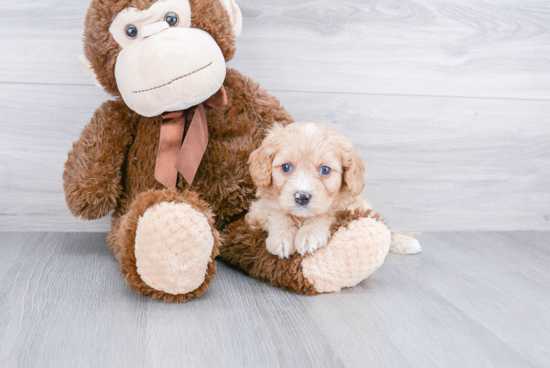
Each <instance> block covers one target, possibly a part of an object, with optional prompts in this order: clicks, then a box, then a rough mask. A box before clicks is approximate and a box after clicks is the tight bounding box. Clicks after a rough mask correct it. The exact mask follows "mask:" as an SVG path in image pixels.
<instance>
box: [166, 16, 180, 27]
mask: <svg viewBox="0 0 550 368" xmlns="http://www.w3.org/2000/svg"><path fill="white" fill-rule="evenodd" d="M164 20H165V21H166V23H168V25H169V26H170V27H175V26H177V25H178V22H179V20H178V15H177V14H176V13H174V12H170V13H168V14H166V15H165V16H164Z"/></svg>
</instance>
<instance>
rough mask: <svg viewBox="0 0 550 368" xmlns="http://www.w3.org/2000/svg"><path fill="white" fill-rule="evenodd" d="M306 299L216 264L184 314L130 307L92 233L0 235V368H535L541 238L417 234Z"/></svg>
mask: <svg viewBox="0 0 550 368" xmlns="http://www.w3.org/2000/svg"><path fill="white" fill-rule="evenodd" d="M420 240H421V242H422V245H423V248H424V252H422V253H420V254H418V255H415V256H398V255H394V254H390V255H389V256H388V258H387V260H386V263H385V264H384V265H383V266H382V268H381V269H380V270H378V271H377V272H376V273H375V274H374V275H373V276H371V277H370V278H369V279H368V280H366V281H365V282H363V283H361V284H360V285H358V286H356V287H354V288H351V289H347V290H345V291H342V292H340V293H335V294H328V295H321V296H316V297H307V296H301V295H295V294H291V293H288V292H284V291H282V290H280V289H277V288H274V287H272V286H271V285H268V284H263V283H261V282H258V281H256V280H253V279H250V278H248V277H246V276H244V275H242V274H240V273H239V272H237V271H235V270H233V269H231V268H229V267H228V266H226V265H224V264H220V265H219V270H218V276H217V277H216V279H215V280H214V282H213V283H212V286H211V288H210V290H209V291H207V292H206V293H205V294H204V295H203V296H202V297H200V298H197V299H194V300H192V301H191V302H189V303H187V304H166V303H163V302H161V301H157V300H152V299H149V298H145V297H140V296H138V295H137V294H136V293H134V292H133V291H131V290H130V289H129V288H128V287H127V286H126V284H125V283H124V281H123V279H122V276H121V275H120V274H119V270H118V264H117V262H116V261H115V259H114V257H113V255H112V253H111V252H110V250H109V249H108V246H107V245H106V243H105V234H103V233H0V332H1V335H0V349H1V351H0V367H4V368H7V367H33V366H40V367H77V366H88V367H91V366H94V367H121V366H129V367H130V366H131V367H171V366H177V367H216V366H223V367H260V366H261V367H264V366H265V367H314V366H315V367H392V366H394V367H405V366H411V367H434V366H441V367H491V366H494V367H535V366H538V367H543V366H549V365H550V267H549V264H550V233H545V232H513V233H498V232H495V233H479V232H476V233H473V232H470V233H468V232H455V233H451V232H449V233H427V234H423V235H422V236H421V238H420Z"/></svg>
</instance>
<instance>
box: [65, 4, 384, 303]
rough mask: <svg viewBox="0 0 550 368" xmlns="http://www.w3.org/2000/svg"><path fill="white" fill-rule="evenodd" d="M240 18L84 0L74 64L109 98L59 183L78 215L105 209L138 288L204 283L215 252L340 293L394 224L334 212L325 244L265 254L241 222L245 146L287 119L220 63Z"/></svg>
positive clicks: (182, 296)
mask: <svg viewBox="0 0 550 368" xmlns="http://www.w3.org/2000/svg"><path fill="white" fill-rule="evenodd" d="M241 23H242V20H241V13H240V10H239V8H238V6H237V5H236V4H235V2H234V0H158V1H157V0H93V1H92V3H91V5H90V8H89V10H88V13H87V16H86V23H85V33H84V54H85V55H84V56H83V57H81V62H82V64H83V67H84V69H85V71H86V72H87V73H88V74H89V75H90V76H92V77H94V78H95V79H96V82H97V85H98V86H100V87H102V88H103V89H105V91H107V92H108V93H110V94H112V95H113V96H114V97H115V99H114V100H111V101H107V102H105V103H103V104H102V105H101V106H100V107H99V108H98V109H97V111H96V112H95V114H94V115H93V117H92V120H91V122H90V123H89V124H88V125H87V126H86V127H85V128H84V130H83V132H82V134H81V137H80V138H79V140H78V141H76V142H75V143H74V145H73V148H72V150H71V151H70V152H69V156H68V160H67V162H66V164H65V172H64V174H63V180H64V189H65V195H66V200H67V204H68V207H69V209H70V210H71V212H72V213H73V214H74V215H75V216H80V217H81V218H83V219H87V220H91V219H97V218H100V217H102V216H106V215H107V214H108V213H109V212H110V211H112V210H114V213H113V225H112V230H111V232H110V234H109V236H108V243H109V246H110V247H111V249H112V250H113V252H114V254H115V255H116V257H117V259H118V261H119V262H120V267H121V272H122V274H123V276H124V277H125V279H126V281H127V282H128V284H129V285H130V286H131V287H132V288H133V289H134V290H136V291H138V292H139V293H141V294H144V295H149V296H151V297H154V298H163V299H164V300H165V301H175V302H185V301H187V300H189V299H190V298H192V297H196V296H199V295H201V294H202V293H203V292H204V291H205V290H206V288H207V286H208V284H209V283H210V282H211V280H212V278H213V277H214V273H215V261H214V258H215V257H216V256H217V255H218V253H220V254H221V256H222V257H223V258H224V259H226V260H227V261H229V262H230V263H231V264H233V265H235V266H236V267H238V268H240V269H241V270H243V271H245V272H247V273H248V274H250V275H251V276H253V277H256V278H258V279H261V280H264V281H268V282H271V283H272V284H273V285H276V286H280V287H282V288H284V289H287V290H291V291H295V292H301V293H307V294H316V293H320V292H330V291H336V290H340V289H341V288H342V287H347V286H353V285H355V284H357V283H358V282H360V281H361V280H363V279H365V278H366V277H367V276H369V275H370V274H371V273H372V272H373V271H374V270H376V269H377V268H378V267H379V266H380V265H381V264H382V262H383V261H384V258H385V256H386V254H387V252H388V249H389V244H390V232H389V231H388V229H387V228H386V226H385V225H384V224H383V223H382V222H381V221H380V220H379V218H378V216H377V215H375V214H373V213H371V212H370V211H362V212H361V211H359V212H357V213H348V212H346V213H342V214H341V215H340V216H339V220H338V222H337V223H336V224H334V225H333V227H332V233H333V236H332V238H331V240H330V242H329V243H328V244H327V246H326V247H324V248H323V249H320V250H318V251H317V252H315V253H314V254H313V255H307V256H304V257H301V256H299V255H296V254H295V255H293V256H291V257H290V258H288V259H279V258H278V257H276V256H274V255H271V254H269V253H268V252H267V251H266V250H265V246H264V241H265V237H266V234H265V233H264V232H263V231H261V230H254V229H249V228H247V226H246V224H245V223H244V221H243V218H244V215H245V214H246V212H247V209H248V208H249V206H250V203H251V201H252V200H253V199H254V194H255V188H254V186H253V183H252V180H251V178H250V175H249V170H248V159H249V155H250V153H251V152H252V151H253V150H254V149H256V148H258V147H259V145H260V143H261V141H262V139H263V136H264V133H265V131H266V129H268V128H269V127H270V126H271V125H272V124H274V123H275V122H278V123H280V124H282V125H286V124H290V123H292V118H291V117H290V116H289V114H288V113H287V112H286V111H285V110H284V109H283V108H282V107H281V106H280V104H279V102H278V101H277V99H276V98H274V97H273V96H270V95H269V94H267V93H266V92H265V91H264V90H262V89H260V87H259V86H258V84H256V83H254V82H253V81H251V80H250V79H249V78H247V77H245V76H243V75H242V74H240V73H239V72H238V71H236V70H233V69H230V68H228V69H226V66H225V62H227V61H229V60H231V58H232V57H233V54H234V52H235V47H234V42H235V37H236V36H238V34H239V33H240V30H241ZM182 141H183V143H182ZM220 232H221V234H222V235H220ZM222 237H223V238H225V239H224V242H223V243H222Z"/></svg>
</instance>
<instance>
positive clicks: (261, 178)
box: [248, 141, 272, 188]
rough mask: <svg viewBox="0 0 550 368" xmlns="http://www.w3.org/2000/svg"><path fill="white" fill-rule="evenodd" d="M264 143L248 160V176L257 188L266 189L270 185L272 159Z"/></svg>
mask: <svg viewBox="0 0 550 368" xmlns="http://www.w3.org/2000/svg"><path fill="white" fill-rule="evenodd" d="M264 143H265V141H264ZM264 143H262V145H261V146H260V148H258V149H257V150H256V151H254V152H252V153H251V154H250V158H249V159H248V163H249V164H250V176H251V177H252V181H253V182H254V185H255V186H257V187H259V188H263V187H267V186H268V185H269V184H271V164H272V157H271V154H270V153H269V152H268V148H267V147H266V146H265V144H264Z"/></svg>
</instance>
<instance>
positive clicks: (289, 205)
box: [246, 123, 371, 258]
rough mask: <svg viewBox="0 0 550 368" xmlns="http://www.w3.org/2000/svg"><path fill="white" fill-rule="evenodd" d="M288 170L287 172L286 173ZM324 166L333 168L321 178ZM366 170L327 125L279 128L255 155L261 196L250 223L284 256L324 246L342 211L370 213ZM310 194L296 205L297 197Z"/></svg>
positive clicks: (271, 248)
mask: <svg viewBox="0 0 550 368" xmlns="http://www.w3.org/2000/svg"><path fill="white" fill-rule="evenodd" d="M283 166H286V169H287V170H288V171H287V172H285V171H283ZM321 168H325V169H328V170H329V171H328V173H326V174H322V173H321ZM364 173H365V168H364V165H363V161H362V160H361V157H359V155H358V154H357V153H356V152H355V149H354V147H353V144H352V143H351V141H350V140H349V139H347V138H345V137H344V136H343V135H341V134H339V133H338V132H336V131H334V130H333V129H330V128H329V127H328V126H326V125H322V124H316V123H295V124H291V125H288V126H287V127H285V128H283V127H281V126H280V125H275V126H274V127H273V128H272V129H271V130H270V131H269V133H268V135H267V137H266V139H264V141H263V142H262V145H261V146H260V148H258V149H257V150H256V151H254V152H252V154H251V155H250V174H251V175H252V180H254V182H255V183H256V185H258V191H257V197H258V200H257V201H255V202H254V203H253V204H252V206H251V208H250V212H249V213H248V214H247V215H246V222H247V224H248V225H250V226H253V227H254V226H255V227H261V228H262V229H264V230H266V231H267V232H268V233H269V236H268V238H267V240H266V247H267V250H268V251H269V252H270V253H273V254H275V255H277V256H279V257H281V258H283V257H288V256H289V255H290V254H293V253H294V251H297V252H298V253H300V254H301V255H304V254H305V253H313V252H314V251H315V250H317V249H318V248H321V247H324V246H325V245H326V244H327V242H328V240H329V238H330V231H329V228H330V225H331V224H332V223H333V222H334V216H335V214H336V213H337V212H338V211H342V210H346V209H350V210H354V209H357V208H364V209H370V208H371V205H370V203H369V202H368V201H367V200H366V199H365V198H364V197H363V196H362V195H360V193H361V191H362V190H363V188H364V186H365V179H364ZM300 194H301V195H307V196H309V197H308V198H309V199H308V202H307V203H303V204H299V203H297V202H296V201H297V198H296V196H299V195H300Z"/></svg>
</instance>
